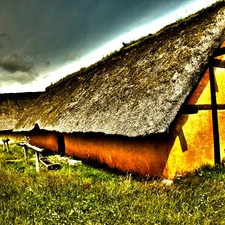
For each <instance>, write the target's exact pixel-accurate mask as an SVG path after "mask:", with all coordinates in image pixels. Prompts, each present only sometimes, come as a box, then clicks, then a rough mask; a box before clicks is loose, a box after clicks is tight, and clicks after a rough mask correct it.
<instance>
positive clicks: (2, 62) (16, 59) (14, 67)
mask: <svg viewBox="0 0 225 225" xmlns="http://www.w3.org/2000/svg"><path fill="white" fill-rule="evenodd" d="M0 67H1V68H2V69H3V70H5V71H8V72H10V73H14V72H16V71H21V72H30V71H32V70H33V67H34V65H33V63H32V62H27V61H25V60H24V59H23V58H22V57H21V56H18V55H17V54H12V55H7V56H3V57H2V58H1V59H0Z"/></svg>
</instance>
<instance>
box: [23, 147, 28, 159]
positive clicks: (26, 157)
mask: <svg viewBox="0 0 225 225" xmlns="http://www.w3.org/2000/svg"><path fill="white" fill-rule="evenodd" d="M23 150H24V161H25V163H27V159H28V156H27V146H26V145H24V146H23Z"/></svg>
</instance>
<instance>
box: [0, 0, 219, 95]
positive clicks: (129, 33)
mask: <svg viewBox="0 0 225 225" xmlns="http://www.w3.org/2000/svg"><path fill="white" fill-rule="evenodd" d="M214 2H216V0H0V21H1V22H0V93H13V92H29V91H32V92H33V91H44V90H45V88H46V87H47V86H49V85H50V84H52V83H55V82H56V81H58V80H59V79H61V78H63V77H65V76H66V75H68V74H71V73H73V72H75V71H77V70H79V69H80V68H82V67H87V66H89V65H91V64H93V63H95V62H96V61H98V60H101V59H102V58H103V57H104V56H106V55H107V54H109V53H111V52H113V51H115V50H119V49H120V48H121V47H122V46H123V44H122V43H123V42H125V43H129V42H130V41H133V40H137V39H139V38H140V37H142V36H146V35H148V34H150V33H151V34H153V33H155V32H157V31H158V30H160V29H161V28H162V27H164V26H166V25H168V24H170V23H173V22H175V21H177V20H179V19H181V18H184V17H186V16H188V15H189V14H192V13H194V12H196V11H198V10H200V9H202V8H204V7H206V6H209V5H210V4H212V3H214Z"/></svg>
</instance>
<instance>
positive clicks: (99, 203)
mask: <svg viewBox="0 0 225 225" xmlns="http://www.w3.org/2000/svg"><path fill="white" fill-rule="evenodd" d="M11 152H12V153H6V152H4V151H3V150H0V207H1V208H0V209H1V210H0V224H2V225H9V224H16V225H17V224H38V225H39V224H43V225H44V224H48V225H49V224H85V225H86V224H107V225H108V224H113V225H114V224H141V225H142V224H179V225H180V224H225V219H224V212H225V206H224V204H225V168H224V167H222V166H216V167H214V168H212V167H209V166H206V167H204V168H202V169H199V170H197V171H196V172H194V173H193V174H188V175H187V176H185V177H183V178H180V179H177V180H175V181H174V183H173V184H172V185H170V186H169V185H165V184H164V183H163V182H162V181H159V180H155V181H138V180H136V179H133V178H132V176H130V175H129V174H128V175H124V176H122V175H117V174H111V173H109V172H107V171H106V170H104V169H102V168H93V167H90V166H88V165H86V164H80V165H77V166H68V165H63V167H62V169H61V170H57V171H47V170H46V169H45V168H44V167H41V171H40V172H39V173H36V171H35V166H34V161H32V160H30V161H29V163H28V164H25V163H24V162H23V161H20V162H15V163H6V160H7V159H15V158H21V159H22V158H23V152H22V150H21V149H20V148H19V147H16V146H14V147H11ZM29 154H30V156H32V152H30V153H29Z"/></svg>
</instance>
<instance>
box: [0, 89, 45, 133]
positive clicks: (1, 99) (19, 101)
mask: <svg viewBox="0 0 225 225" xmlns="http://www.w3.org/2000/svg"><path fill="white" fill-rule="evenodd" d="M40 95H41V93H40V92H35V93H34V92H31V93H13V94H0V131H7V130H8V131H9V130H12V129H13V128H14V127H15V125H16V124H17V123H18V121H19V119H20V117H21V116H22V114H23V113H24V112H25V111H26V110H27V109H28V108H29V107H30V106H31V105H32V103H33V102H34V100H36V99H37V98H38V97H39V96H40Z"/></svg>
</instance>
